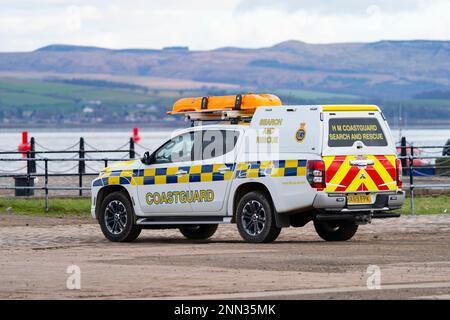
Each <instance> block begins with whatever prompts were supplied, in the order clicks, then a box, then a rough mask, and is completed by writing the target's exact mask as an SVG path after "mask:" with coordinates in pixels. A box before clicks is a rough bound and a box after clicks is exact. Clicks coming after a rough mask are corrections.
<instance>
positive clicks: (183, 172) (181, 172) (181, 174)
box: [175, 169, 187, 176]
mask: <svg viewBox="0 0 450 320" xmlns="http://www.w3.org/2000/svg"><path fill="white" fill-rule="evenodd" d="M185 174H187V171H186V170H183V169H180V170H178V171H177V172H175V175H176V176H184V175H185Z"/></svg>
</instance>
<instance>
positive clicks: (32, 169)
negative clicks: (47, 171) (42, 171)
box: [28, 137, 36, 173]
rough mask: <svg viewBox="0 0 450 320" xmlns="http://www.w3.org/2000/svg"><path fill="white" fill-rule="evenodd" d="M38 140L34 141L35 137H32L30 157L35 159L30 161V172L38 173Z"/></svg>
mask: <svg viewBox="0 0 450 320" xmlns="http://www.w3.org/2000/svg"><path fill="white" fill-rule="evenodd" d="M35 148H36V142H35V141H34V137H31V139H30V158H31V159H33V160H32V161H29V162H28V163H29V170H30V173H36V160H34V159H35V158H36V153H35V151H36V149H35Z"/></svg>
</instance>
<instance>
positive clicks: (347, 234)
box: [314, 220, 358, 241]
mask: <svg viewBox="0 0 450 320" xmlns="http://www.w3.org/2000/svg"><path fill="white" fill-rule="evenodd" d="M314 228H315V229H316V232H317V234H318V235H319V236H320V237H321V238H322V239H323V240H326V241H346V240H349V239H351V238H352V237H353V236H354V235H355V233H356V231H357V230H358V225H357V224H356V223H355V222H354V221H318V220H314Z"/></svg>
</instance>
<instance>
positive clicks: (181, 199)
mask: <svg viewBox="0 0 450 320" xmlns="http://www.w3.org/2000/svg"><path fill="white" fill-rule="evenodd" d="M193 143H194V134H193V133H192V132H187V133H184V134H181V135H178V136H176V137H174V138H172V139H170V140H169V141H167V142H166V143H165V144H163V145H162V146H161V147H160V148H159V149H157V150H156V151H155V152H154V153H153V154H152V156H151V164H150V165H146V164H144V165H143V166H142V167H141V169H140V170H139V172H138V175H137V177H135V178H136V180H137V184H138V197H139V203H140V206H141V208H142V211H143V212H144V213H145V214H146V215H155V214H158V213H163V214H169V215H170V214H174V215H180V214H184V213H185V214H189V213H191V212H192V207H191V205H190V203H189V202H188V201H187V200H186V199H187V196H188V195H187V194H188V192H189V166H190V163H191V161H192V159H193V158H194V155H193V152H194V151H193V150H194V148H193Z"/></svg>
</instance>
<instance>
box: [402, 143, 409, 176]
mask: <svg viewBox="0 0 450 320" xmlns="http://www.w3.org/2000/svg"><path fill="white" fill-rule="evenodd" d="M400 148H401V149H400V156H401V162H402V168H403V172H402V174H403V175H406V171H407V170H408V169H407V168H406V162H407V161H406V157H407V152H406V138H405V137H402V140H401V145H400Z"/></svg>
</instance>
